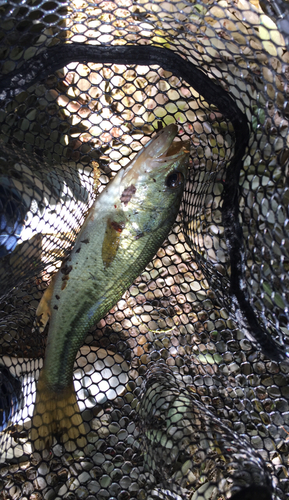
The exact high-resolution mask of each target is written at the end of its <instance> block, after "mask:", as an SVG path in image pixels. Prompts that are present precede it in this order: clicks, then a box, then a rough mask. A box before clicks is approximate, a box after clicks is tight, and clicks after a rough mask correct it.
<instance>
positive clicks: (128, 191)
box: [30, 124, 190, 452]
mask: <svg viewBox="0 0 289 500" xmlns="http://www.w3.org/2000/svg"><path fill="white" fill-rule="evenodd" d="M177 132H178V128H177V126H176V125H175V124H171V125H168V126H167V127H165V128H164V129H162V130H160V131H159V132H158V133H157V134H156V135H155V136H154V137H153V138H152V139H151V140H150V141H149V142H148V143H147V144H146V145H145V146H144V148H143V149H142V150H140V151H139V152H138V153H137V155H136V156H135V157H134V158H133V160H132V161H131V162H130V163H129V164H128V166H127V167H126V168H125V169H121V170H120V171H119V172H118V173H117V174H116V176H115V177H114V178H113V179H112V181H111V182H110V183H109V184H108V186H107V187H106V188H105V189H104V190H103V191H102V192H101V194H100V195H99V196H98V197H97V198H96V200H95V202H94V203H93V205H92V207H91V209H90V210H89V213H88V215H87V218H86V219H85V222H84V224H83V226H82V228H81V230H80V232H79V234H78V236H77V238H76V241H75V244H74V247H73V249H72V251H71V253H70V254H69V256H68V258H67V259H66V260H64V261H63V263H62V266H61V268H60V269H59V271H58V272H57V273H56V274H55V275H54V277H53V278H52V280H51V283H50V285H49V287H48V288H47V290H46V291H45V293H44V295H43V297H42V299H41V301H40V303H39V306H38V308H37V311H36V316H37V317H38V318H39V319H40V321H41V323H42V325H43V326H45V325H46V324H47V322H48V321H49V327H48V336H47V345H46V350H45V356H44V365H43V368H42V370H41V372H40V375H39V379H38V383H37V389H36V401H35V406H34V413H33V417H32V428H31V434H30V437H31V444H32V447H33V449H34V450H36V451H41V450H43V449H49V448H50V447H51V446H52V443H53V440H54V438H55V437H56V438H57V439H58V441H60V443H62V445H63V446H64V448H65V449H66V450H67V451H70V452H73V451H75V450H76V449H77V448H78V449H79V448H83V447H84V446H85V445H86V443H87V440H86V431H85V426H84V423H83V421H82V417H81V414H80V410H79V407H78V402H77V399H76V393H75V389H74V385H73V366H74V361H75V358H76V355H77V352H78V350H79V349H80V347H81V346H82V345H83V343H84V340H85V337H86V335H87V333H88V330H89V328H90V327H91V326H92V325H93V324H96V323H97V322H99V321H100V320H101V319H102V318H103V317H104V315H105V314H106V313H107V312H108V311H109V310H110V309H111V308H112V307H113V306H115V304H116V303H117V302H118V300H119V299H120V298H121V297H122V295H123V294H124V292H125V291H126V290H127V289H128V288H129V286H130V285H131V284H132V283H133V282H134V280H135V279H136V278H137V277H138V276H139V275H140V274H141V273H142V272H143V270H144V269H145V267H146V266H147V265H148V264H149V262H150V261H151V260H152V258H153V257H154V255H155V254H156V252H157V251H158V249H159V248H160V246H161V245H162V243H163V242H164V240H165V239H166V237H167V236H168V234H169V232H170V229H171V227H172V225H173V223H174V222H175V219H176V216H177V214H178V211H179V207H180V203H181V199H182V194H183V190H184V186H185V183H186V177H187V172H188V165H189V154H190V143H189V141H174V138H175V137H176V135H177Z"/></svg>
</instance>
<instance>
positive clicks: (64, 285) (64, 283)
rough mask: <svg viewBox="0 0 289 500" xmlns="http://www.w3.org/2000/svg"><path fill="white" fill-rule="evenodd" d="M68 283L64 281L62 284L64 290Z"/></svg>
mask: <svg viewBox="0 0 289 500" xmlns="http://www.w3.org/2000/svg"><path fill="white" fill-rule="evenodd" d="M66 285H67V281H63V283H62V285H61V290H64V288H65V287H66Z"/></svg>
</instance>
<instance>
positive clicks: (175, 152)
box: [162, 141, 190, 158]
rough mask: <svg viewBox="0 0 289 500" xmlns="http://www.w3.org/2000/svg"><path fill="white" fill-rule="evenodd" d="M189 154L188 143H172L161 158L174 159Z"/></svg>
mask: <svg viewBox="0 0 289 500" xmlns="http://www.w3.org/2000/svg"><path fill="white" fill-rule="evenodd" d="M189 152H190V141H174V142H173V143H172V144H171V145H170V147H169V148H168V150H167V151H166V153H165V154H164V155H163V156H162V158H174V157H179V156H181V155H183V154H188V153H189Z"/></svg>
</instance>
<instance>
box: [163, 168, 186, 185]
mask: <svg viewBox="0 0 289 500" xmlns="http://www.w3.org/2000/svg"><path fill="white" fill-rule="evenodd" d="M183 179H184V177H183V174H182V173H181V172H177V171H175V172H173V173H172V174H169V175H168V176H167V178H166V186H167V187H169V188H175V187H177V186H179V185H180V184H181V183H182V182H183Z"/></svg>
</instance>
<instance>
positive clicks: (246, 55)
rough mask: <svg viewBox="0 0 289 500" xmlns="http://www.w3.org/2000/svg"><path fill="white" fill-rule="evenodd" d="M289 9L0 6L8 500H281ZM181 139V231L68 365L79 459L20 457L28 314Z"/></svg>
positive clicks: (28, 385) (35, 335) (288, 254)
mask: <svg viewBox="0 0 289 500" xmlns="http://www.w3.org/2000/svg"><path fill="white" fill-rule="evenodd" d="M287 10H288V9H287V6H286V4H283V3H281V2H279V1H278V2H275V3H270V4H269V3H267V2H263V3H261V6H260V5H259V2H258V1H257V0H252V2H251V3H249V2H247V1H244V0H240V1H235V2H232V3H230V2H226V1H223V0H222V1H220V2H217V1H216V2H203V3H202V2H199V3H196V4H194V3H191V2H186V1H181V2H179V1H177V0H175V1H174V0H171V1H156V2H149V1H146V0H141V1H135V2H132V1H131V0H121V1H116V2H112V1H111V2H110V1H105V2H95V1H94V2H92V1H89V0H87V1H82V0H72V1H69V2H64V1H60V0H55V1H51V2H49V1H45V0H42V1H41V0H29V1H26V2H25V3H23V2H18V1H8V2H7V3H5V4H4V5H3V4H1V5H0V54H1V66H0V68H1V69H0V72H1V79H0V101H1V108H0V146H1V155H0V178H1V182H0V259H1V260H0V283H1V303H0V311H1V315H0V352H1V363H2V365H3V366H2V368H1V369H0V429H1V430H2V432H1V434H0V447H1V479H0V485H1V486H0V496H1V497H2V498H4V499H9V500H10V499H13V500H16V499H18V498H27V499H29V500H30V499H31V500H32V499H33V500H35V499H42V498H44V499H45V500H54V499H55V498H57V499H62V498H67V499H68V498H69V499H78V498H80V499H86V498H87V499H89V500H91V499H92V498H97V499H99V500H102V499H110V500H115V499H117V500H129V499H137V500H145V499H148V500H150V499H164V500H184V499H190V500H197V499H198V500H200V499H204V500H209V499H212V500H213V499H219V498H221V499H225V498H229V497H231V496H234V498H236V500H239V498H242V499H244V498H248V499H249V498H250V499H251V498H253V497H255V496H258V497H259V498H260V499H264V500H269V499H270V498H272V495H273V496H275V497H277V498H281V499H283V498H285V497H286V496H287V495H288V492H289V486H288V480H287V476H288V452H289V443H288V440H287V434H288V432H289V413H288V410H289V404H288V400H289V388H288V372H289V365H288V362H287V360H286V358H287V356H286V351H287V350H289V330H288V314H289V311H288V303H289V297H288V278H287V271H288V263H289V245H288V237H287V232H288V214H287V206H288V202H289V191H288V181H287V176H288V158H289V154H288V144H287V135H288V102H287V93H288V88H287V80H288V61H289V56H288V52H287V49H286V44H287V43H288V40H287V37H288V33H289V29H288V26H289V25H288V15H287ZM281 32H282V33H283V35H284V38H283V36H282V34H281ZM174 122H176V123H177V124H178V125H179V134H178V137H179V138H181V139H182V140H187V139H190V141H191V165H190V175H189V179H188V182H187V185H186V189H185V193H184V197H183V202H182V206H181V210H180V214H179V216H178V219H177V221H176V223H175V225H174V227H173V228H172V231H171V233H170V235H169V237H168V239H167V241H165V243H164V244H163V246H162V248H160V249H159V251H158V252H157V255H156V256H155V258H154V259H153V261H152V263H151V264H150V265H149V266H148V267H147V269H146V270H145V271H144V272H143V273H142V275H141V276H140V277H139V278H138V279H137V280H136V281H135V283H134V284H133V285H132V286H131V287H130V289H129V290H128V291H127V292H126V293H125V294H124V296H123V298H122V300H121V301H119V302H118V304H117V305H116V306H115V307H114V308H113V309H112V310H111V311H110V313H109V314H108V315H107V316H106V317H105V318H104V319H103V320H102V321H101V322H100V323H99V324H97V325H95V326H94V327H93V328H91V329H90V331H89V333H88V336H87V338H86V341H85V344H84V346H83V347H82V348H81V350H80V351H79V353H78V356H77V359H76V362H75V373H74V383H75V388H76V390H77V397H78V402H79V406H80V409H81V412H82V414H83V418H84V421H85V426H86V431H87V437H88V444H87V446H86V447H85V449H84V450H77V451H75V452H74V453H72V454H69V453H68V452H66V451H65V450H64V448H63V447H62V446H61V445H60V444H59V443H58V442H57V440H55V444H54V446H53V448H52V449H51V450H47V451H44V452H42V453H33V454H32V449H31V444H30V441H29V429H30V427H31V417H32V414H33V405H34V401H35V382H36V381H37V379H38V376H39V370H40V369H41V367H42V365H43V357H44V352H45V344H46V337H47V328H46V329H44V330H43V329H40V328H38V327H37V326H36V323H35V312H36V308H37V306H38V303H39V300H40V298H41V296H42V294H43V291H44V290H45V289H46V287H47V285H48V284H49V281H50V279H51V276H52V275H53V273H55V271H56V270H57V268H59V266H60V263H61V261H62V260H63V259H64V258H65V256H67V255H68V253H69V251H70V249H71V247H72V245H73V243H74V241H75V238H76V236H77V234H78V232H79V230H80V228H81V225H82V224H83V221H84V220H85V216H86V213H87V210H88V209H89V207H90V206H91V205H92V203H93V200H94V199H95V196H97V194H98V193H99V192H101V191H102V190H103V189H104V188H105V186H106V184H107V183H108V182H109V180H110V179H111V178H112V177H113V176H114V175H115V173H116V172H117V171H118V170H119V169H120V168H123V167H125V165H127V163H128V162H129V161H130V160H131V159H132V158H133V156H134V155H135V154H136V152H137V151H139V150H140V149H141V148H142V147H143V145H144V144H145V143H146V142H147V140H148V138H150V137H151V136H153V133H154V131H156V130H158V129H159V128H160V127H162V126H164V125H167V124H170V123H174ZM20 384H21V387H20ZM1 490H2V491H1ZM240 495H242V497H241V496H240Z"/></svg>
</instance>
